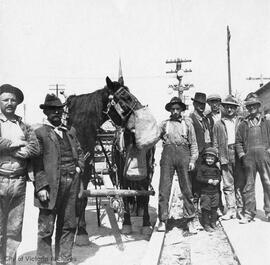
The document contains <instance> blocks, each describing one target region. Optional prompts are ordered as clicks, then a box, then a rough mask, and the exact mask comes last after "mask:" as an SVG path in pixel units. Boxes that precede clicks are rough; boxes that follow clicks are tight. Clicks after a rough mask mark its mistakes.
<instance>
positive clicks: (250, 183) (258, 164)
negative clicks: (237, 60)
mask: <svg viewBox="0 0 270 265" xmlns="http://www.w3.org/2000/svg"><path fill="white" fill-rule="evenodd" d="M245 105H246V108H247V110H248V112H249V115H248V116H247V118H245V119H244V120H243V121H242V122H241V124H240V125H239V128H238V130H237V134H236V150H237V153H238V156H239V157H240V159H241V162H242V164H243V166H244V170H245V175H246V184H245V186H244V189H243V199H244V204H245V213H244V216H245V218H244V219H242V220H240V223H248V222H250V221H252V220H253V218H254V217H255V215H256V198H255V179H256V174H257V172H259V174H260V178H261V182H262V185H263V192H264V211H265V215H266V218H267V220H268V222H270V120H267V119H266V118H265V117H264V116H263V115H262V114H261V111H260V107H261V101H260V100H259V98H258V96H257V95H256V94H255V93H250V94H248V96H247V97H246V99H245Z"/></svg>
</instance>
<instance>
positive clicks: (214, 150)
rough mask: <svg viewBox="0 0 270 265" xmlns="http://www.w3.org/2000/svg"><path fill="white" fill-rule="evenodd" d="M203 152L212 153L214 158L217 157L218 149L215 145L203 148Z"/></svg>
mask: <svg viewBox="0 0 270 265" xmlns="http://www.w3.org/2000/svg"><path fill="white" fill-rule="evenodd" d="M204 154H205V155H206V154H209V155H213V156H215V157H216V158H218V151H217V149H216V148H215V147H208V148H206V149H205V151H204Z"/></svg>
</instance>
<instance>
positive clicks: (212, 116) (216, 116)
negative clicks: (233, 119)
mask: <svg viewBox="0 0 270 265" xmlns="http://www.w3.org/2000/svg"><path fill="white" fill-rule="evenodd" d="M206 102H207V104H208V105H209V106H210V108H211V111H210V112H209V113H208V114H207V115H206V118H207V119H208V121H209V125H210V135H211V139H213V127H214V124H215V123H216V122H217V121H218V120H220V119H221V111H220V105H221V97H220V95H218V94H212V95H209V96H208V97H207V101H206Z"/></svg>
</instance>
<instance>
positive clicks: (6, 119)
mask: <svg viewBox="0 0 270 265" xmlns="http://www.w3.org/2000/svg"><path fill="white" fill-rule="evenodd" d="M0 120H1V121H3V122H6V121H12V122H20V121H21V120H22V118H21V117H20V116H18V115H16V114H15V115H14V117H13V118H12V119H8V118H7V117H6V116H5V115H4V114H3V113H1V112H0Z"/></svg>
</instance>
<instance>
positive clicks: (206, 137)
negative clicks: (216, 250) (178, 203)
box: [190, 92, 212, 230]
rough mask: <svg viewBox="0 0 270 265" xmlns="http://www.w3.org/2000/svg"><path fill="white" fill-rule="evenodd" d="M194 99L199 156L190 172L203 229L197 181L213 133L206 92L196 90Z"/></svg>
mask: <svg viewBox="0 0 270 265" xmlns="http://www.w3.org/2000/svg"><path fill="white" fill-rule="evenodd" d="M191 99H192V100H193V107H194V111H193V113H191V114H190V118H191V120H192V124H193V126H194V130H195V135H196V140H197V144H198V150H199V157H198V159H197V162H196V166H195V170H193V171H191V172H190V175H191V179H192V192H193V196H194V204H195V207H196V221H195V224H196V228H197V229H198V230H200V229H203V228H202V227H201V225H200V223H199V218H198V214H199V210H198V208H199V199H200V190H201V184H200V183H199V182H198V181H197V179H196V176H197V170H198V167H199V166H200V164H201V163H202V157H203V153H204V150H205V148H207V147H210V146H211V145H212V143H211V135H210V125H209V122H208V119H207V118H206V117H205V115H204V110H205V105H206V94H205V93H201V92H196V93H195V96H194V98H191Z"/></svg>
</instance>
